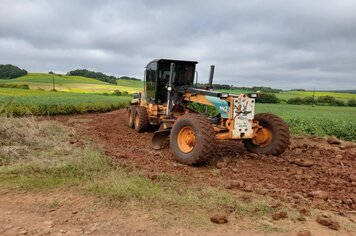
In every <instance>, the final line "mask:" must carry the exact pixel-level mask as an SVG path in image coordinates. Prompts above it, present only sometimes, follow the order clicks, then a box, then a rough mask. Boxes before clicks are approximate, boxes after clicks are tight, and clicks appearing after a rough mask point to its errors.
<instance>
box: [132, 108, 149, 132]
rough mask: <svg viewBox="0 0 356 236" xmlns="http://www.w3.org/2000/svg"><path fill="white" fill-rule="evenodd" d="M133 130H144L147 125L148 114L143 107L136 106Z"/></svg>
mask: <svg viewBox="0 0 356 236" xmlns="http://www.w3.org/2000/svg"><path fill="white" fill-rule="evenodd" d="M134 121H135V122H134V126H135V130H136V131H137V132H139V133H141V132H144V131H146V129H147V127H148V122H149V121H148V114H147V110H146V108H144V107H141V106H139V107H136V112H135V118H134Z"/></svg>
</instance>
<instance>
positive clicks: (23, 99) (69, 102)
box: [0, 88, 130, 116]
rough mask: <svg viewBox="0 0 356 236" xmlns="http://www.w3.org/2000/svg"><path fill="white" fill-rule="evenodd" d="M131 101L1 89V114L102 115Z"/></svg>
mask: <svg viewBox="0 0 356 236" xmlns="http://www.w3.org/2000/svg"><path fill="white" fill-rule="evenodd" d="M129 100H130V97H124V96H112V95H110V96H105V95H99V94H85V93H68V92H53V91H51V92H50V91H39V90H26V89H10V88H0V113H1V112H3V111H5V112H6V113H12V114H14V115H16V116H20V115H26V114H32V115H54V114H73V113H85V112H104V111H110V110H113V109H118V108H122V107H124V106H126V105H127V104H128V101H129Z"/></svg>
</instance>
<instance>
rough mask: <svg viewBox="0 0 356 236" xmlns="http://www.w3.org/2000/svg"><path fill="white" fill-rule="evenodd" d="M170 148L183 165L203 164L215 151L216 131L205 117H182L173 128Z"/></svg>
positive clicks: (190, 115)
mask: <svg viewBox="0 0 356 236" xmlns="http://www.w3.org/2000/svg"><path fill="white" fill-rule="evenodd" d="M170 148H171V152H172V154H173V156H174V158H175V159H176V160H177V161H179V162H181V163H183V164H186V165H194V164H199V163H202V162H204V161H206V160H207V159H208V158H209V157H211V156H212V155H213V152H214V150H215V132H214V129H213V127H212V126H211V124H210V122H209V121H208V119H207V118H206V117H205V116H202V115H198V114H185V115H182V116H181V117H179V118H178V120H177V121H176V122H175V123H174V125H173V127H172V130H171V135H170Z"/></svg>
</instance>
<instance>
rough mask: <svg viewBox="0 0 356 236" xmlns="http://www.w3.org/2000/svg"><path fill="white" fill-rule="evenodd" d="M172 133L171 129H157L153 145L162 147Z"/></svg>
mask: <svg viewBox="0 0 356 236" xmlns="http://www.w3.org/2000/svg"><path fill="white" fill-rule="evenodd" d="M170 133H171V130H170V129H166V130H158V131H156V132H155V133H154V134H153V137H152V147H153V148H154V149H156V150H159V149H162V148H163V147H164V144H165V141H166V140H167V137H168V136H169V134H170Z"/></svg>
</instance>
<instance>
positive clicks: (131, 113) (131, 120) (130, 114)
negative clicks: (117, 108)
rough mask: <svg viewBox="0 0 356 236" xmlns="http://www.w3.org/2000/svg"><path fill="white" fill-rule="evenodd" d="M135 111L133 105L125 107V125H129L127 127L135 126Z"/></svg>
mask: <svg viewBox="0 0 356 236" xmlns="http://www.w3.org/2000/svg"><path fill="white" fill-rule="evenodd" d="M135 112H136V108H135V106H130V107H129V108H128V109H127V125H128V126H129V128H134V127H135Z"/></svg>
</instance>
